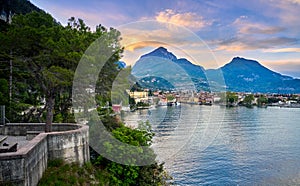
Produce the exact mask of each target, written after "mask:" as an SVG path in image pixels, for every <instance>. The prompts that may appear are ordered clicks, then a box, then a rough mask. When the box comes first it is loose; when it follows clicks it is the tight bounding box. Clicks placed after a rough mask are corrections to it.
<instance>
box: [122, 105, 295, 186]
mask: <svg viewBox="0 0 300 186" xmlns="http://www.w3.org/2000/svg"><path fill="white" fill-rule="evenodd" d="M122 118H123V120H124V121H125V122H126V124H127V125H131V126H136V124H137V122H138V121H140V120H142V121H147V120H149V121H150V123H151V124H152V129H153V131H154V132H155V137H154V139H153V145H152V146H153V148H154V150H155V152H156V154H157V155H158V157H157V159H158V161H161V162H165V167H166V169H167V171H168V172H169V174H170V175H171V176H172V177H173V178H174V180H173V181H174V184H175V185H199V184H201V185H300V109H299V108H280V107H268V108H256V107H254V108H246V107H236V108H225V107H220V106H217V105H213V106H201V105H185V104H182V105H181V106H177V107H157V108H156V109H153V110H138V111H136V112H131V113H125V114H124V115H123V116H122Z"/></svg>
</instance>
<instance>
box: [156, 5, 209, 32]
mask: <svg viewBox="0 0 300 186" xmlns="http://www.w3.org/2000/svg"><path fill="white" fill-rule="evenodd" d="M155 19H156V20H157V21H159V22H164V23H172V24H176V25H180V26H185V27H187V28H190V29H201V28H203V27H204V26H209V25H210V24H211V23H210V22H208V21H206V20H204V18H203V17H202V16H200V15H198V14H196V13H193V12H185V13H178V12H175V11H174V10H171V9H167V10H165V11H161V12H158V13H157V16H156V17H155Z"/></svg>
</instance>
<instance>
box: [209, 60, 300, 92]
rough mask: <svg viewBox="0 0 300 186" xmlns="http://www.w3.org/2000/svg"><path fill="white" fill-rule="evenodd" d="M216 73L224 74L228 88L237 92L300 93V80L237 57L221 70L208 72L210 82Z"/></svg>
mask: <svg viewBox="0 0 300 186" xmlns="http://www.w3.org/2000/svg"><path fill="white" fill-rule="evenodd" d="M216 71H221V72H222V73H223V77H224V81H225V84H226V87H227V89H228V90H230V91H236V92H264V93H267V92H269V93H278V92H280V93H295V92H300V86H299V85H300V80H299V79H294V78H292V77H290V76H285V75H281V74H280V73H277V72H274V71H272V70H270V69H268V68H266V67H264V66H262V65H261V64H260V63H259V62H257V61H254V60H249V59H244V58H240V57H235V58H233V59H232V61H231V62H229V63H228V64H226V65H224V66H223V67H221V68H220V69H216V70H206V73H207V76H208V77H210V78H209V79H210V80H214V79H215V78H216V77H215V75H216Z"/></svg>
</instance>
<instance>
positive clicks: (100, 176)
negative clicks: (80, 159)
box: [38, 160, 109, 186]
mask: <svg viewBox="0 0 300 186" xmlns="http://www.w3.org/2000/svg"><path fill="white" fill-rule="evenodd" d="M38 185H39V186H52V185H53V186H54V185H55V186H56V185H59V186H68V185H70V186H71V185H72V186H73V185H74V186H77V185H78V186H79V185H83V186H85V185H103V186H105V185H109V174H108V173H107V172H106V171H105V170H101V169H99V168H97V169H96V168H94V166H93V165H92V164H91V163H86V164H85V165H83V166H80V165H79V164H76V163H73V164H67V163H65V162H64V161H63V160H52V161H50V162H49V163H48V168H47V170H46V171H45V173H44V175H43V177H42V179H41V180H40V181H39V184H38Z"/></svg>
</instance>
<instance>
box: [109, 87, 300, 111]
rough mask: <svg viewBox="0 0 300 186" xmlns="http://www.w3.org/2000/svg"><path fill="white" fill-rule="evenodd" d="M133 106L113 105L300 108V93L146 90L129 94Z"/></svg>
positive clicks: (120, 107) (120, 108) (117, 106)
mask: <svg viewBox="0 0 300 186" xmlns="http://www.w3.org/2000/svg"><path fill="white" fill-rule="evenodd" d="M127 93H128V94H129V99H130V100H132V101H131V102H130V104H129V105H122V104H113V105H112V109H113V110H114V112H115V113H120V112H121V111H134V110H136V109H149V108H150V109H151V108H154V107H156V106H179V105H180V104H182V103H183V104H195V105H207V106H211V105H220V106H226V107H236V106H246V107H253V106H258V107H264V108H265V107H268V106H277V107H283V108H300V94H275V93H272V94H271V93H270V94H267V93H243V92H226V93H225V92H205V91H203V92H195V91H162V90H157V91H152V90H150V89H144V90H139V91H127Z"/></svg>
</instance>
